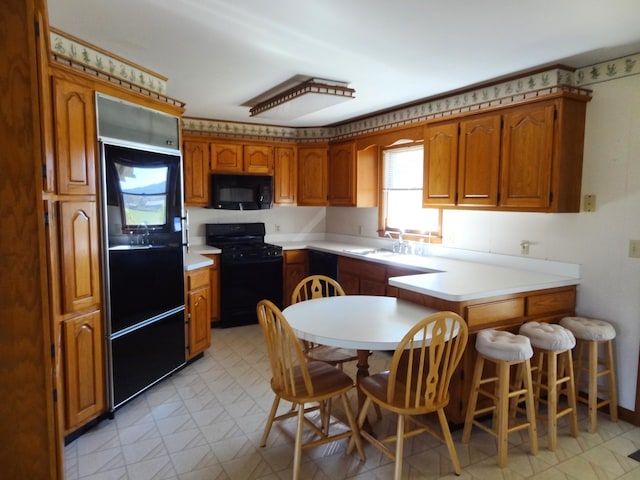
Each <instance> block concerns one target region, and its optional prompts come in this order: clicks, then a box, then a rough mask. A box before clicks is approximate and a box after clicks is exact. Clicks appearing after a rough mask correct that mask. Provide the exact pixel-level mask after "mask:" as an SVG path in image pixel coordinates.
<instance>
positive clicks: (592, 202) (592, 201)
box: [584, 195, 596, 212]
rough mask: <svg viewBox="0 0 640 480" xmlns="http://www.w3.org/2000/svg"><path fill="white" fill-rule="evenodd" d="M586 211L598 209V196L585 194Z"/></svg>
mask: <svg viewBox="0 0 640 480" xmlns="http://www.w3.org/2000/svg"><path fill="white" fill-rule="evenodd" d="M584 211H585V212H595V211H596V196H595V195H585V196H584Z"/></svg>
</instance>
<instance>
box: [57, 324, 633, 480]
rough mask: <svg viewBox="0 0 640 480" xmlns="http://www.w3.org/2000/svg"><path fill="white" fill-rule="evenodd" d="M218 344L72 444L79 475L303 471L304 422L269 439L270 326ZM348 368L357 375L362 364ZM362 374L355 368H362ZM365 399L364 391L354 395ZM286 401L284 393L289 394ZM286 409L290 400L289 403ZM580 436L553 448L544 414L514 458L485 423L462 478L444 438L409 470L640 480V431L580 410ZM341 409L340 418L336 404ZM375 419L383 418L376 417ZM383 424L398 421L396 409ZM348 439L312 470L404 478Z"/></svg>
mask: <svg viewBox="0 0 640 480" xmlns="http://www.w3.org/2000/svg"><path fill="white" fill-rule="evenodd" d="M212 335H213V345H212V347H211V348H210V349H209V350H208V351H206V352H205V355H204V357H203V358H201V359H200V360H198V361H196V362H194V363H193V364H191V365H189V366H187V367H186V368H184V369H183V370H181V371H180V372H177V373H175V374H174V375H172V376H171V377H169V378H167V379H165V380H163V381H162V382H160V383H159V384H158V385H155V386H154V387H152V388H151V389H149V390H148V391H146V392H145V393H143V394H141V395H140V396H138V397H137V398H135V399H134V400H132V401H131V402H129V403H128V404H126V405H125V406H123V407H122V408H121V409H119V410H118V411H116V413H115V418H114V419H113V420H104V421H102V422H100V423H99V424H98V425H97V426H96V427H94V428H93V429H91V430H90V431H88V432H86V433H85V434H84V435H82V436H80V437H78V438H77V439H76V440H74V441H73V442H72V443H70V444H69V445H67V446H66V447H65V471H66V479H67V480H76V479H83V480H85V479H86V480H89V479H90V480H125V479H129V480H147V479H171V480H176V479H179V480H205V479H206V480H226V479H231V480H236V479H238V480H240V479H241V480H246V479H261V480H276V479H288V478H291V474H292V461H293V441H292V436H291V435H292V432H293V428H294V421H293V420H292V421H287V422H286V423H284V424H281V426H279V425H278V424H276V425H275V426H274V428H273V429H272V431H271V435H270V436H269V440H268V442H267V446H266V447H264V448H261V447H260V446H259V443H260V438H261V436H262V431H263V428H264V424H265V421H266V418H267V414H268V412H269V409H270V407H271V402H272V401H273V394H272V392H271V389H270V387H269V379H270V377H271V373H270V370H269V362H268V359H267V356H266V350H265V346H264V340H263V338H262V333H261V331H260V328H259V326H258V325H250V326H245V327H237V328H231V329H214V330H213V331H212ZM388 360H389V356H388V355H386V354H384V353H379V352H375V353H374V354H373V355H372V356H371V357H370V363H371V371H372V372H375V371H380V370H383V369H384V368H385V366H386V365H387V362H388ZM345 371H347V372H348V373H350V374H353V375H355V366H354V365H347V366H346V367H345ZM354 378H355V377H354ZM351 399H352V404H355V391H354V392H353V393H352V394H351ZM283 403H284V402H283ZM283 408H288V407H287V405H283ZM579 410H580V411H579V413H580V415H579V425H580V434H579V436H578V438H573V437H571V436H569V434H568V427H567V425H566V422H563V421H562V420H561V422H560V429H559V441H558V448H557V450H556V451H555V452H550V451H549V450H547V449H546V438H545V427H544V425H543V424H541V423H539V425H538V432H539V435H540V439H539V440H540V453H539V454H538V455H537V456H532V455H530V454H529V449H528V440H527V435H526V431H522V432H518V433H515V434H512V435H511V436H510V438H509V442H510V446H509V465H508V467H507V468H504V469H501V468H499V467H497V465H496V463H495V454H496V445H495V440H494V439H493V437H491V436H490V435H488V434H486V433H484V432H481V431H479V430H478V429H474V430H473V432H472V436H471V442H470V443H469V444H468V445H464V444H462V443H461V442H460V437H461V435H462V431H461V430H457V431H454V432H453V438H454V441H455V443H456V449H457V451H458V455H459V458H460V463H461V464H462V469H463V472H462V475H461V476H460V477H456V476H455V475H454V474H453V471H452V468H451V462H450V461H449V455H448V452H447V449H446V447H445V446H444V445H442V444H440V443H439V442H438V441H436V440H434V439H433V438H432V437H430V436H428V435H422V436H418V437H416V438H414V439H411V440H410V441H408V442H407V444H406V446H405V455H404V467H403V478H406V479H436V478H460V479H486V480H494V479H509V480H512V479H514V480H515V479H523V478H526V479H536V480H537V479H540V480H556V479H577V480H591V479H598V480H602V479H621V480H631V479H639V478H640V463H638V462H636V461H635V460H633V459H631V458H628V455H629V454H630V453H633V452H635V451H636V450H639V449H640V428H637V427H634V426H633V425H630V424H628V423H626V422H622V421H619V422H618V423H613V422H611V421H610V420H609V417H608V415H605V414H600V415H599V418H598V431H597V432H596V433H588V432H587V431H586V425H587V421H586V415H585V408H584V407H582V406H581V407H580V409H579ZM336 415H337V416H340V413H339V409H338V406H337V405H336ZM371 418H372V419H373V417H371ZM373 425H374V428H375V429H376V431H387V430H392V431H393V430H394V429H395V418H394V417H393V416H391V415H388V414H385V415H384V416H383V418H382V420H380V421H374V424H373ZM345 447H346V445H345V442H344V441H342V442H335V443H332V444H329V445H324V446H321V447H317V448H315V449H311V450H305V451H304V452H303V466H302V473H301V476H300V478H301V479H305V480H306V479H314V480H324V479H327V480H328V479H332V480H335V479H344V478H353V479H358V480H370V479H380V480H382V479H390V478H393V463H392V462H391V461H390V460H389V459H388V458H386V457H384V456H383V455H381V454H380V453H379V452H378V451H377V450H375V449H374V448H373V447H372V446H371V445H367V444H366V442H365V452H366V455H367V460H366V461H365V462H360V460H359V458H358V456H357V454H355V453H354V454H353V455H351V456H347V455H346V453H345Z"/></svg>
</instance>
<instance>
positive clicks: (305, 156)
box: [298, 147, 327, 206]
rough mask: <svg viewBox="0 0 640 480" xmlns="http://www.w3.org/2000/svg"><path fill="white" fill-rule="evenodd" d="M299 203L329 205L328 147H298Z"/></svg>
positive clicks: (303, 204) (302, 204)
mask: <svg viewBox="0 0 640 480" xmlns="http://www.w3.org/2000/svg"><path fill="white" fill-rule="evenodd" d="M298 205H301V206H324V205H327V149H326V148H325V147H300V148H299V149H298Z"/></svg>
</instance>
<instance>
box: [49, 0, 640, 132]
mask: <svg viewBox="0 0 640 480" xmlns="http://www.w3.org/2000/svg"><path fill="white" fill-rule="evenodd" d="M48 6H49V19H50V24H51V25H52V26H53V27H56V28H58V29H60V30H62V31H64V32H67V33H69V34H71V35H74V36H76V37H78V38H80V39H83V40H85V41H87V42H89V43H92V44H94V45H96V46H99V47H101V48H103V49H105V50H107V51H109V52H112V53H114V54H116V55H119V56H121V57H124V58H126V59H128V60H130V61H132V62H134V63H137V64H138V65H141V66H143V67H146V68H148V69H150V70H153V71H155V72H157V73H159V74H161V75H164V76H166V77H168V78H169V81H168V87H167V94H168V95H169V96H171V97H173V98H176V99H178V100H181V101H184V102H186V104H187V105H186V112H185V115H186V116H189V117H201V118H208V119H218V120H231V121H239V122H245V123H266V124H274V121H272V120H271V121H270V120H268V119H260V117H250V116H249V107H246V106H242V105H243V104H244V103H245V102H247V101H248V100H249V99H251V98H253V97H255V96H257V95H259V94H261V93H262V92H264V91H266V90H269V89H271V88H272V87H274V86H276V85H278V84H280V83H282V82H284V81H285V80H287V79H289V78H290V77H293V76H294V75H297V74H300V75H308V76H310V77H319V78H327V79H332V80H339V81H346V82H348V83H349V85H350V86H351V87H352V88H354V89H355V90H356V93H355V96H356V98H355V99H354V100H349V101H346V102H343V103H341V104H338V105H334V106H332V107H329V108H326V109H324V110H321V111H319V112H317V113H314V114H309V115H306V116H304V117H300V118H298V119H295V120H293V121H289V122H286V123H285V122H278V123H277V124H278V125H284V126H320V125H328V124H332V123H336V122H340V121H344V120H348V119H351V118H355V117H358V116H361V115H365V114H369V113H372V112H375V111H379V110H383V109H387V108H390V107H394V106H397V105H401V104H404V103H408V102H413V101H416V100H420V99H424V98H427V97H430V96H433V95H436V94H440V93H444V92H447V91H450V90H455V89H458V88H461V87H465V86H469V85H473V84H476V83H479V82H483V81H486V80H490V79H494V78H497V77H501V76H505V75H509V74H513V73H516V72H520V71H522V70H527V69H531V68H534V67H539V66H543V65H549V64H556V63H563V64H565V65H568V66H572V67H583V66H587V65H592V64H594V63H598V62H602V61H605V60H610V59H613V58H617V57H621V56H624V55H627V54H630V53H638V52H640V23H639V20H640V0H606V1H605V0H536V1H529V2H525V1H520V0H483V1H472V0H395V1H394V2H392V1H391V0H109V1H104V0H48Z"/></svg>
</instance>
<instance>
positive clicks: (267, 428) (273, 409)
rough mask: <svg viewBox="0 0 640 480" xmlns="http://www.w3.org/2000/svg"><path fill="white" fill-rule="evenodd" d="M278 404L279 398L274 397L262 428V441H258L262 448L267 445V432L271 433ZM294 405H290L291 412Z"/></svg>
mask: <svg viewBox="0 0 640 480" xmlns="http://www.w3.org/2000/svg"><path fill="white" fill-rule="evenodd" d="M279 404H280V397H279V396H278V395H276V396H275V397H274V399H273V403H272V404H271V411H270V412H269V418H268V419H267V424H266V425H265V426H264V433H263V434H262V440H260V446H261V447H264V446H265V445H266V444H267V438H268V437H269V432H271V426H272V425H273V419H274V418H276V412H277V411H278V405H279ZM293 407H294V405H293V404H292V405H291V409H292V410H293Z"/></svg>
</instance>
